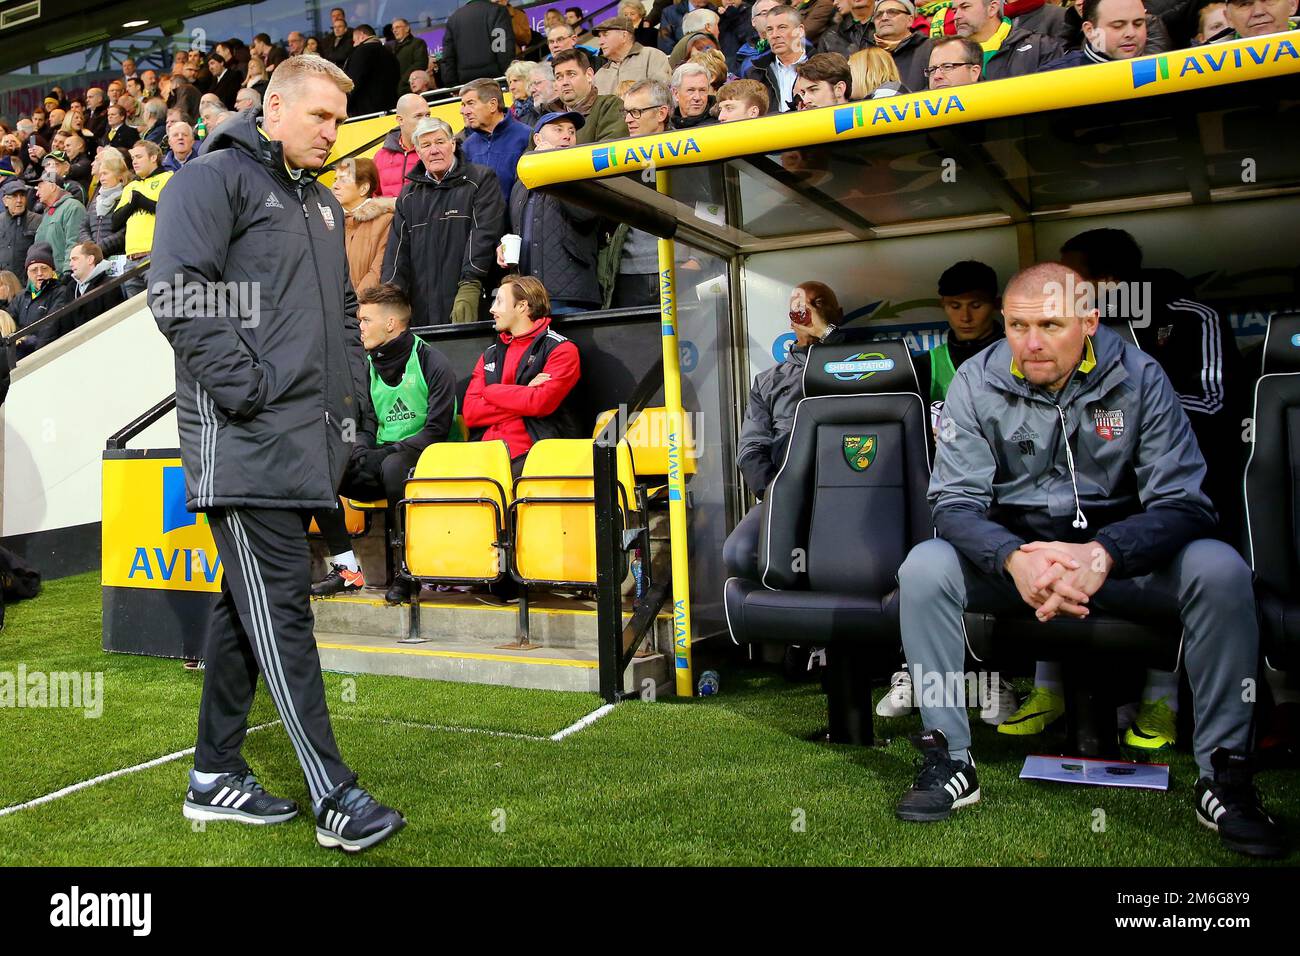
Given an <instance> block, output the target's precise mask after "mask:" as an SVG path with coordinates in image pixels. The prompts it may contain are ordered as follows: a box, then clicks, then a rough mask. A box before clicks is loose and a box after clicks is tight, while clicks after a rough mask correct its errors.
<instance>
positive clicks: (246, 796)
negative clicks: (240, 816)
mask: <svg viewBox="0 0 1300 956" xmlns="http://www.w3.org/2000/svg"><path fill="white" fill-rule="evenodd" d="M252 796H253V795H252V794H251V793H241V794H240V795H239V799H238V800H236V801H235V802H234V803H232V804H231V808H232V809H235V810H238V809H239V808H240V807H242V806H243V805H244V804H245V803H247V802H248V801H249V798H250V797H252Z"/></svg>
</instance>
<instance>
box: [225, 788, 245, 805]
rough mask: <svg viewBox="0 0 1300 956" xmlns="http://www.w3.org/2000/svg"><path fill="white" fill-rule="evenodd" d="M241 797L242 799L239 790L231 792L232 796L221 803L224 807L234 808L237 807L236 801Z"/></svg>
mask: <svg viewBox="0 0 1300 956" xmlns="http://www.w3.org/2000/svg"><path fill="white" fill-rule="evenodd" d="M239 797H240V791H238V790H231V791H230V796H228V797H226V799H224V800H222V801H221V805H222V806H223V807H232V806H236V804H235V801H236V800H238V799H239Z"/></svg>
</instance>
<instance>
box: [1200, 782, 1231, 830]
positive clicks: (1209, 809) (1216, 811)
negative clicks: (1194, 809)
mask: <svg viewBox="0 0 1300 956" xmlns="http://www.w3.org/2000/svg"><path fill="white" fill-rule="evenodd" d="M1201 808H1202V809H1203V810H1204V811H1205V812H1206V813H1208V814H1209V815H1210V816H1212V817H1213V818H1214V822H1215V823H1218V822H1219V817H1221V816H1223V815H1224V814H1225V813H1227V812H1228V808H1227V807H1225V806H1223V805H1222V804H1220V803H1219V798H1218V797H1216V796H1215V795H1214V794H1212V793H1210V791H1208V790H1206V791H1205V796H1203V797H1201Z"/></svg>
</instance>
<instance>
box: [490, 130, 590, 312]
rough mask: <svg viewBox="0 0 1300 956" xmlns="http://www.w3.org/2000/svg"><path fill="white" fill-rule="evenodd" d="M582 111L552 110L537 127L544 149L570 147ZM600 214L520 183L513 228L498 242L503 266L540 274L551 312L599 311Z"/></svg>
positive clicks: (513, 197) (536, 141) (537, 143)
mask: <svg viewBox="0 0 1300 956" xmlns="http://www.w3.org/2000/svg"><path fill="white" fill-rule="evenodd" d="M583 123H584V120H583V117H582V115H581V114H580V113H576V112H567V113H562V112H555V113H546V114H545V115H543V116H542V118H541V119H539V120H538V121H537V124H536V125H535V126H534V127H533V147H534V148H535V149H536V150H537V151H539V152H542V151H545V150H551V149H566V148H567V147H569V146H572V145H573V144H574V143H575V142H576V141H577V134H578V130H580V129H582V126H583ZM598 218H599V217H598V216H597V215H596V214H595V213H594V212H591V211H589V210H587V209H583V208H581V207H578V206H572V205H570V204H569V203H566V202H563V201H561V200H559V199H557V198H555V197H554V196H550V195H547V194H545V193H541V192H534V191H533V190H530V189H528V188H527V187H526V186H524V184H523V183H522V182H518V181H517V182H516V183H515V188H514V189H513V190H512V191H511V193H510V229H511V231H510V232H509V233H507V234H506V235H505V236H503V237H502V239H501V243H500V244H499V245H498V246H497V265H499V266H501V268H503V269H507V270H510V271H513V272H517V273H518V274H520V275H526V276H534V277H535V278H537V279H538V280H539V281H540V282H541V283H542V285H543V286H545V288H546V291H547V293H549V295H550V299H551V315H552V316H560V315H566V314H571V313H574V312H586V311H588V310H590V309H598V308H600V304H601V295H600V285H599V283H598V282H597V279H596V247H597V242H598V239H599V234H598V230H597V225H598Z"/></svg>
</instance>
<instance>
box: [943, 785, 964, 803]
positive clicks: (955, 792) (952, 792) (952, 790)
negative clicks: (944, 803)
mask: <svg viewBox="0 0 1300 956" xmlns="http://www.w3.org/2000/svg"><path fill="white" fill-rule="evenodd" d="M943 789H945V790H947V791H948V793H949V794H950V795H951V796H952V798H953V799H954V800H956V799H957V795H958V794H959V793H960V792H961V791H959V790H958V789H957V788H956V787H954V786H953V785H952V781H951V780H949V781H948V782H947V783H945V784H944V785H943Z"/></svg>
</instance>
